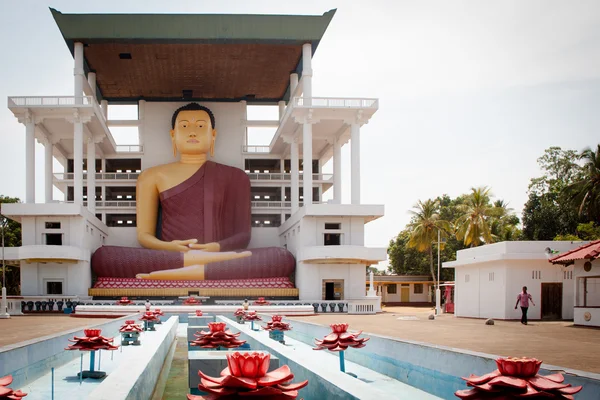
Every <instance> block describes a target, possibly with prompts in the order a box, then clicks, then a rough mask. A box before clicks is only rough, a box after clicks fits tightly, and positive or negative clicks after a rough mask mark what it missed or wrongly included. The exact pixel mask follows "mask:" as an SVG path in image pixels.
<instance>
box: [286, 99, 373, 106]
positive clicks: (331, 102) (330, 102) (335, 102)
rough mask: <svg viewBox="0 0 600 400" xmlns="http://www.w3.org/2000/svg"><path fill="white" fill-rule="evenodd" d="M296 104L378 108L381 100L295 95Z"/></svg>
mask: <svg viewBox="0 0 600 400" xmlns="http://www.w3.org/2000/svg"><path fill="white" fill-rule="evenodd" d="M294 106H298V107H323V108H377V107H379V100H378V99H351V98H331V97H311V98H305V97H295V98H294Z"/></svg>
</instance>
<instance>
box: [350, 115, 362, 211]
mask: <svg viewBox="0 0 600 400" xmlns="http://www.w3.org/2000/svg"><path fill="white" fill-rule="evenodd" d="M350 163H351V174H352V175H351V179H352V184H351V186H352V192H351V200H352V204H360V126H359V125H358V123H353V124H352V126H351V128H350Z"/></svg>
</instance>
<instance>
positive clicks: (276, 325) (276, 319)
mask: <svg viewBox="0 0 600 400" xmlns="http://www.w3.org/2000/svg"><path fill="white" fill-rule="evenodd" d="M282 319H283V317H282V316H281V315H273V316H272V317H271V320H270V321H269V322H267V326H265V327H263V329H264V330H266V331H289V330H290V329H292V328H291V327H290V324H286V323H285V322H282V321H281V320H282Z"/></svg>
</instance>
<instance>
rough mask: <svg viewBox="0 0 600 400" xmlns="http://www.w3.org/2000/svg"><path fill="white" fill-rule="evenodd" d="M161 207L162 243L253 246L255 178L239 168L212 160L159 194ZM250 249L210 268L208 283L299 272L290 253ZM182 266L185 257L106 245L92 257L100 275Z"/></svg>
mask: <svg viewBox="0 0 600 400" xmlns="http://www.w3.org/2000/svg"><path fill="white" fill-rule="evenodd" d="M138 201H140V200H139V199H138ZM160 204H161V208H162V215H161V218H160V220H161V222H160V227H159V229H158V230H157V237H158V238H159V239H161V240H164V241H166V242H170V241H172V240H187V239H198V243H201V244H203V243H211V242H217V243H219V245H220V246H221V251H236V250H244V249H246V248H247V246H248V243H249V242H250V229H251V228H250V225H251V220H250V218H251V217H250V180H249V179H248V176H247V175H246V173H245V172H244V171H242V170H240V169H238V168H234V167H229V166H227V165H223V164H217V163H214V162H211V161H207V162H206V163H204V165H202V167H200V169H199V170H198V171H197V172H196V173H194V175H192V176H191V177H190V178H188V179H187V180H185V181H184V182H182V183H180V184H179V185H177V186H175V187H173V188H171V189H168V190H165V191H164V192H162V193H160ZM250 251H251V252H252V256H250V257H245V258H239V259H235V260H229V261H219V262H214V263H209V264H206V266H205V270H204V279H205V280H217V279H248V278H271V277H285V276H289V275H291V274H292V273H293V272H294V268H295V265H296V262H295V260H294V257H293V256H292V254H291V253H290V252H289V251H287V250H286V249H283V248H280V247H267V248H261V249H250ZM182 267H183V253H179V252H174V251H166V250H151V249H145V248H131V247H119V246H102V247H100V248H99V249H98V250H96V252H95V253H94V255H93V256H92V269H93V271H94V272H95V273H96V275H98V276H100V277H114V278H135V276H136V274H140V273H149V272H152V271H158V270H164V269H175V268H182Z"/></svg>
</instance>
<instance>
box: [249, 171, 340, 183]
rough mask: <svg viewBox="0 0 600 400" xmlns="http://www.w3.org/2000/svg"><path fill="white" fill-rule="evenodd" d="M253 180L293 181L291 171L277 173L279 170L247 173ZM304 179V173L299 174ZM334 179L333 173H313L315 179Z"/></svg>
mask: <svg viewBox="0 0 600 400" xmlns="http://www.w3.org/2000/svg"><path fill="white" fill-rule="evenodd" d="M246 174H247V175H248V177H249V178H250V180H251V181H291V180H292V174H289V173H283V174H282V173H277V172H264V173H263V172H247V173H246ZM298 179H300V180H302V173H300V174H299V178H298ZM331 180H333V174H313V181H331Z"/></svg>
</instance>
